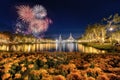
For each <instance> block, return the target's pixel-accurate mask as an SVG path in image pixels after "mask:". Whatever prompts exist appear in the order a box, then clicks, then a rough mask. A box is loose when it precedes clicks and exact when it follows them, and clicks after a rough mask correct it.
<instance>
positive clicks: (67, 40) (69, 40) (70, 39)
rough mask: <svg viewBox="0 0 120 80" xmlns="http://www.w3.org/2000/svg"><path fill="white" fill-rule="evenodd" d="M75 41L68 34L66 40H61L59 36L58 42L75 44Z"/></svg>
mask: <svg viewBox="0 0 120 80" xmlns="http://www.w3.org/2000/svg"><path fill="white" fill-rule="evenodd" d="M75 41H76V40H75V39H74V38H73V36H72V34H71V33H70V36H69V37H68V39H66V40H63V39H62V36H61V35H60V36H59V39H58V42H75Z"/></svg>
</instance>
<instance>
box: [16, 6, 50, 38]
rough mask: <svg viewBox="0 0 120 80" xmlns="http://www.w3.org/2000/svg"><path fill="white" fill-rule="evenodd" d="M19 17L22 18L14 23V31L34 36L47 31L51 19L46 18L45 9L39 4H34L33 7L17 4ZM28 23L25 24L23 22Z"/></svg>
mask: <svg viewBox="0 0 120 80" xmlns="http://www.w3.org/2000/svg"><path fill="white" fill-rule="evenodd" d="M17 12H18V15H19V18H20V19H21V20H22V23H21V22H18V23H17V24H16V33H22V34H33V35H34V36H35V37H39V36H41V35H43V33H44V32H46V31H47V29H48V26H49V24H51V23H52V22H51V20H50V19H49V18H47V10H46V9H45V8H44V7H43V6H41V5H36V6H34V7H33V8H30V6H25V5H22V6H17ZM23 23H24V24H25V23H26V24H28V25H27V26H26V25H25V26H24V24H23Z"/></svg>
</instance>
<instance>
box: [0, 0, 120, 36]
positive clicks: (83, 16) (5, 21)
mask: <svg viewBox="0 0 120 80" xmlns="http://www.w3.org/2000/svg"><path fill="white" fill-rule="evenodd" d="M36 4H39V5H43V6H44V7H45V8H46V9H47V11H48V16H49V17H50V18H51V19H52V21H53V24H52V25H50V27H49V29H48V31H47V32H46V36H53V37H55V38H56V37H57V36H58V35H59V34H62V35H63V36H65V37H68V35H69V33H70V32H71V33H73V35H74V37H79V36H80V35H81V34H82V33H84V31H85V28H86V26H87V25H88V24H93V23H96V22H100V21H101V19H102V18H103V17H108V16H109V15H111V14H115V13H119V14H120V0H1V1H0V31H11V32H13V31H14V25H15V23H16V19H17V17H18V15H17V13H16V9H15V6H18V5H30V6H33V5H36Z"/></svg>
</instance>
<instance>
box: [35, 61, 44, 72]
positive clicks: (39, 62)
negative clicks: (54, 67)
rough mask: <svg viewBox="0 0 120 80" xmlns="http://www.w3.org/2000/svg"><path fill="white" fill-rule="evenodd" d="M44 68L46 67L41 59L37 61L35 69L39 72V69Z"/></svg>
mask: <svg viewBox="0 0 120 80" xmlns="http://www.w3.org/2000/svg"><path fill="white" fill-rule="evenodd" d="M43 66H44V62H43V61H41V60H39V59H36V61H35V62H34V68H35V69H37V70H38V69H39V68H42V67H43Z"/></svg>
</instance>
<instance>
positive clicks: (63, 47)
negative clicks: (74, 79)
mask: <svg viewBox="0 0 120 80" xmlns="http://www.w3.org/2000/svg"><path fill="white" fill-rule="evenodd" d="M0 51H16V52H40V51H51V52H53V51H58V52H83V53H105V51H101V50H98V49H95V48H93V47H85V46H83V45H81V44H78V43H72V42H71V43H41V44H19V45H0Z"/></svg>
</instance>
